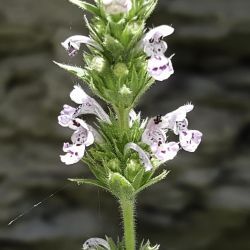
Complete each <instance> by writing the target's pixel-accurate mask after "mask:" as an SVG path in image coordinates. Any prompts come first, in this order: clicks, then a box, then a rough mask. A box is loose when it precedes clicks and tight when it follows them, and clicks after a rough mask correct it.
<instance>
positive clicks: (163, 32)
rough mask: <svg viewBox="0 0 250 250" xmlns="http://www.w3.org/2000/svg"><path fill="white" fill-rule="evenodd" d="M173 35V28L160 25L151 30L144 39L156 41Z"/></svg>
mask: <svg viewBox="0 0 250 250" xmlns="http://www.w3.org/2000/svg"><path fill="white" fill-rule="evenodd" d="M173 33H174V28H173V27H171V26H168V25H161V26H158V27H155V28H153V29H151V30H150V31H149V32H148V33H147V34H146V35H145V37H144V40H145V41H149V40H151V39H154V41H157V40H159V39H162V38H164V37H166V36H169V35H171V34H173Z"/></svg>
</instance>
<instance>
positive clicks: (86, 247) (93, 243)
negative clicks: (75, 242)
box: [82, 238, 110, 250]
mask: <svg viewBox="0 0 250 250" xmlns="http://www.w3.org/2000/svg"><path fill="white" fill-rule="evenodd" d="M99 247H101V248H104V249H105V250H110V247H109V244H108V242H107V241H106V240H103V239H101V238H91V239H88V240H86V241H85V242H84V244H83V246H82V250H94V249H99Z"/></svg>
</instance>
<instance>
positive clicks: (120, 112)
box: [117, 108, 129, 130]
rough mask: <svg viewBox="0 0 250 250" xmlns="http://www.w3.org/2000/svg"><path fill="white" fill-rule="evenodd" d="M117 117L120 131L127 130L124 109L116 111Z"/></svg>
mask: <svg viewBox="0 0 250 250" xmlns="http://www.w3.org/2000/svg"><path fill="white" fill-rule="evenodd" d="M117 116H118V120H119V123H120V127H121V129H122V130H127V129H128V128H129V123H128V120H129V118H128V116H129V114H128V110H127V109H124V108H118V109H117Z"/></svg>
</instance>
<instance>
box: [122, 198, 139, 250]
mask: <svg viewBox="0 0 250 250" xmlns="http://www.w3.org/2000/svg"><path fill="white" fill-rule="evenodd" d="M120 204H121V210H122V218H123V227H124V241H125V249H126V250H135V245H136V241H135V218H134V216H135V215H134V212H135V201H134V200H133V199H131V200H129V199H123V200H120Z"/></svg>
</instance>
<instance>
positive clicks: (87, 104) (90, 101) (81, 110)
mask: <svg viewBox="0 0 250 250" xmlns="http://www.w3.org/2000/svg"><path fill="white" fill-rule="evenodd" d="M70 98H71V100H72V101H73V102H75V103H77V104H80V106H79V107H78V108H77V110H76V112H75V114H74V116H75V117H77V116H79V115H82V114H94V115H96V116H97V117H99V118H100V119H101V120H103V121H104V122H107V123H110V119H109V116H108V114H107V113H106V112H105V111H104V110H103V108H102V107H101V106H100V104H99V103H98V102H97V101H96V100H95V99H94V98H92V97H90V96H89V95H87V94H86V93H85V91H84V90H83V89H82V88H81V87H80V86H79V85H75V86H74V89H73V90H72V91H71V93H70Z"/></svg>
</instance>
